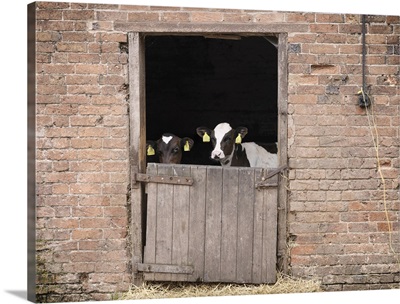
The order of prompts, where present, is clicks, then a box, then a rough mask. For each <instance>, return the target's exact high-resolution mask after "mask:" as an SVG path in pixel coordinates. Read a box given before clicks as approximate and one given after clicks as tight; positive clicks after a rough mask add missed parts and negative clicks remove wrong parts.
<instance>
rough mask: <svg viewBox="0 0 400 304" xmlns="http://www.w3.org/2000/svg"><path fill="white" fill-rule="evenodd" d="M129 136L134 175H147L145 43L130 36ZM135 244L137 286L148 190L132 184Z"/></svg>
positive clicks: (139, 281)
mask: <svg viewBox="0 0 400 304" xmlns="http://www.w3.org/2000/svg"><path fill="white" fill-rule="evenodd" d="M128 44H129V65H128V72H129V109H130V111H129V133H130V151H129V152H130V153H129V154H130V173H131V177H132V176H133V175H134V174H135V173H143V172H144V170H145V169H146V154H145V149H146V138H145V137H144V136H142V134H146V121H145V119H146V116H145V97H144V94H145V83H144V80H145V79H144V66H145V65H144V39H143V36H141V35H140V34H139V33H129V35H128ZM131 188H132V189H131V214H132V217H131V243H132V263H133V269H132V275H133V283H134V284H136V285H140V284H141V283H142V282H143V278H142V276H141V274H140V273H138V271H137V269H136V266H135V265H137V263H140V262H142V259H143V244H142V238H143V235H142V233H143V231H142V225H143V224H142V215H143V199H144V187H143V186H142V185H141V184H138V183H134V181H133V180H131Z"/></svg>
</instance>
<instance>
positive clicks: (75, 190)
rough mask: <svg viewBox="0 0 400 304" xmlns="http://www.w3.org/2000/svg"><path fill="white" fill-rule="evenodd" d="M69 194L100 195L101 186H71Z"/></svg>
mask: <svg viewBox="0 0 400 304" xmlns="http://www.w3.org/2000/svg"><path fill="white" fill-rule="evenodd" d="M70 193H71V194H100V193H101V186H100V185H95V184H71V185H70Z"/></svg>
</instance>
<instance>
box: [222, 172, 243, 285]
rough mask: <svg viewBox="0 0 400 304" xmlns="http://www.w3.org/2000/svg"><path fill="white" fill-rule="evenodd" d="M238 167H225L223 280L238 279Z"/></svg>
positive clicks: (223, 183) (223, 180)
mask: <svg viewBox="0 0 400 304" xmlns="http://www.w3.org/2000/svg"><path fill="white" fill-rule="evenodd" d="M238 172H239V171H238V168H225V169H224V170H223V177H222V215H221V218H222V223H221V225H222V227H221V229H222V230H221V278H220V279H221V282H235V281H236V243H237V237H238V231H237V228H238V223H237V217H238V197H239V190H240V189H239V176H238Z"/></svg>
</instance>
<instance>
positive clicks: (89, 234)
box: [71, 229, 103, 240]
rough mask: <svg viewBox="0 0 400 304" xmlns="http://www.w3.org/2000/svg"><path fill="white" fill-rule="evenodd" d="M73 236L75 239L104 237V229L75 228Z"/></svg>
mask: <svg viewBox="0 0 400 304" xmlns="http://www.w3.org/2000/svg"><path fill="white" fill-rule="evenodd" d="M71 238H72V239H75V240H81V239H82V240H87V239H102V238H103V230H101V229H75V230H73V231H72V233H71Z"/></svg>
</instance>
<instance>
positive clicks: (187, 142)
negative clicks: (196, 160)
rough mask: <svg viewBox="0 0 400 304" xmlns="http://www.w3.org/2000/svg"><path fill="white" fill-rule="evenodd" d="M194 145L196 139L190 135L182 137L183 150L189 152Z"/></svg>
mask: <svg viewBox="0 0 400 304" xmlns="http://www.w3.org/2000/svg"><path fill="white" fill-rule="evenodd" d="M193 145H194V140H193V139H191V138H189V137H184V138H182V139H181V147H183V151H185V152H188V151H190V150H192V147H193Z"/></svg>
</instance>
